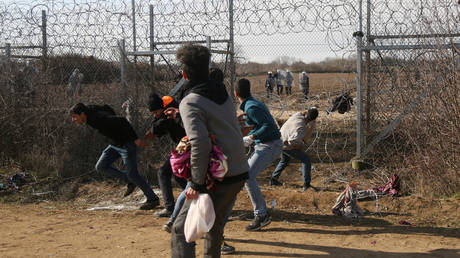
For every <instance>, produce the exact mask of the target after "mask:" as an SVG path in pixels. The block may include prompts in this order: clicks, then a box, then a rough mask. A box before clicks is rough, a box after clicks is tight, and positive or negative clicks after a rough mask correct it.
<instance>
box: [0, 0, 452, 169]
mask: <svg viewBox="0 0 460 258" xmlns="http://www.w3.org/2000/svg"><path fill="white" fill-rule="evenodd" d="M458 17H459V5H458V3H456V2H455V1H448V0H437V1H428V0H422V1H419V0H418V1H415V0H408V1H395V0H373V1H371V0H367V1H362V0H357V1H342V0H340V1H337V0H317V1H305V0H290V1H266V0H248V1H233V0H229V1H214V0H213V1H192V0H181V1H178V0H158V1H150V2H149V1H135V0H131V1H128V0H119V1H104V0H94V1H90V2H88V1H74V2H71V3H70V2H68V1H64V0H45V1H39V0H33V1H27V2H21V1H6V2H2V3H1V4H0V24H1V25H2V26H1V29H0V46H1V50H3V53H4V54H3V56H2V63H3V64H5V63H8V62H11V60H15V65H16V66H18V67H21V68H20V69H22V70H21V71H22V72H23V73H24V70H25V69H24V67H25V66H27V65H28V66H31V67H35V68H34V69H35V70H36V71H37V70H39V71H40V72H39V73H38V75H37V76H38V77H39V78H40V79H39V80H36V79H34V78H35V77H30V78H31V79H29V81H33V82H35V83H33V84H31V85H33V86H34V87H40V86H44V85H61V86H62V85H65V87H68V88H69V87H70V88H72V87H73V86H72V85H74V84H78V85H80V87H81V88H82V89H83V90H82V91H83V95H78V94H77V96H75V94H74V93H73V92H71V94H70V95H71V96H69V95H67V97H65V98H63V99H64V101H61V102H59V103H58V105H59V107H57V108H64V107H68V106H69V105H70V104H71V103H74V102H75V101H77V100H83V101H87V100H90V101H107V102H108V103H109V104H112V105H114V106H116V107H117V109H118V110H120V106H121V103H123V102H124V101H125V100H126V99H128V98H130V99H131V101H132V108H133V109H134V110H135V111H136V112H134V113H136V114H138V115H139V116H142V117H143V118H145V117H146V116H148V113H147V114H146V112H145V111H146V109H145V105H144V102H145V98H146V94H148V91H150V90H155V91H157V92H159V93H160V94H167V93H168V92H169V91H170V90H171V89H172V87H173V86H174V84H175V82H174V81H173V79H174V78H175V77H176V75H177V63H176V62H175V57H174V55H173V54H174V53H175V50H176V49H177V47H178V46H179V45H180V44H182V43H184V42H195V43H199V44H206V45H208V46H210V47H211V49H212V51H213V53H214V54H213V56H212V62H213V65H216V66H219V67H220V68H221V69H222V70H224V71H225V74H226V83H227V85H228V86H229V90H230V91H231V89H232V88H231V87H232V85H233V83H235V81H236V79H237V77H241V76H246V77H249V78H250V79H251V82H252V83H253V86H254V89H255V92H254V94H255V95H256V96H257V97H258V98H260V99H262V100H263V101H264V102H266V104H267V105H268V106H269V107H270V109H271V110H272V112H273V114H274V115H275V117H277V118H278V120H280V121H282V120H283V119H286V118H287V117H288V116H289V115H290V114H292V113H293V112H295V111H298V110H303V109H306V108H308V107H310V106H314V105H316V106H319V107H320V110H321V111H325V110H328V109H329V107H330V101H331V99H332V98H334V97H335V96H336V95H338V94H341V93H345V92H350V93H351V94H352V96H353V97H356V99H357V101H356V105H355V107H356V109H355V108H353V109H352V110H351V111H350V112H349V113H347V114H345V115H333V114H329V113H327V112H321V113H320V128H319V131H318V133H317V135H316V136H317V137H316V139H315V140H314V141H313V143H312V145H311V146H310V149H309V150H310V151H311V152H312V153H313V155H314V156H315V157H316V158H317V160H318V161H319V162H328V163H332V164H334V163H338V162H344V161H348V160H349V159H350V158H352V157H353V156H355V155H356V156H357V157H358V158H363V157H364V156H366V155H368V154H369V153H372V152H373V151H374V150H375V147H376V146H378V144H379V143H380V142H381V141H382V139H383V140H384V139H386V137H387V136H388V132H389V131H391V130H392V129H393V128H394V127H395V126H396V124H397V123H399V121H401V119H402V118H404V117H405V116H407V114H409V113H410V112H413V109H414V106H416V105H418V103H419V102H421V101H423V100H424V99H426V96H428V95H429V93H428V92H427V89H431V88H430V86H429V85H430V83H428V84H426V85H425V86H422V83H421V81H422V80H423V79H426V80H425V81H426V82H434V81H433V79H434V78H435V77H436V76H434V77H433V76H428V77H429V78H428V77H424V76H423V75H427V74H430V73H431V71H432V70H430V68H429V67H430V66H429V65H428V64H430V65H432V64H433V63H432V62H428V61H427V60H434V59H436V58H444V57H445V55H442V56H440V55H437V53H441V52H442V53H444V54H445V53H448V55H449V53H450V55H451V56H454V58H453V59H452V60H454V61H455V60H456V62H458V52H455V49H457V50H458V39H459V32H460V29H459V27H458V26H459V25H458V24H459V18H458ZM353 32H357V33H354V34H353ZM352 35H354V36H355V37H353V36H352ZM446 51H447V52H446ZM449 51H450V52H449ZM35 57H37V58H38V59H40V60H41V61H40V62H38V63H37V62H35V61H33V60H34V59H35ZM325 57H327V58H328V59H329V61H331V60H334V58H335V59H336V60H337V61H336V67H335V68H334V72H336V73H335V74H334V75H324V74H322V73H314V72H323V71H325V70H322V69H323V68H324V66H325V65H329V66H330V65H331V63H326V62H324V61H322V60H323V59H324V58H325ZM32 58H34V59H32ZM444 59H445V58H444ZM444 59H443V60H444ZM356 60H357V65H354V67H351V68H350V61H351V62H356ZM421 60H423V61H424V62H423V63H424V64H425V65H427V66H425V68H423V69H422V67H423V66H420V65H419V64H420V62H421ZM311 62H315V63H314V64H309V65H307V63H311ZM3 67H4V69H7V68H8V69H11V65H10V66H3ZM456 67H457V68H458V64H457V66H456ZM415 68H417V69H415ZM76 69H78V70H76ZM305 69H306V70H307V72H309V73H310V74H312V75H311V80H312V84H315V85H316V86H315V87H313V88H312V89H311V93H310V95H311V96H310V98H309V99H308V100H305V99H304V98H303V96H302V95H301V93H300V91H299V90H298V89H297V87H295V88H294V94H293V95H291V96H285V95H281V96H275V97H274V98H272V99H267V98H265V90H264V86H263V85H264V77H265V75H266V73H267V71H276V70H283V71H286V70H291V71H292V72H293V73H294V75H295V76H294V78H297V73H299V72H301V71H303V70H305ZM409 70H410V71H409ZM329 71H330V69H329ZM406 71H407V72H406ZM355 72H357V73H358V76H357V78H359V79H358V80H356V77H355V74H354V73H355ZM23 73H22V74H23ZM35 73H37V72H35ZM409 74H411V78H415V77H416V76H415V75H416V74H418V76H419V77H417V79H416V80H415V81H413V82H410V83H409V84H407V83H408V82H409V80H408V78H409V77H408V76H409ZM412 75H413V76H412ZM420 75H422V77H423V79H422V78H420ZM7 77H8V76H7ZM75 78H77V79H75ZM78 78H79V79H78ZM13 81H14V80H13V79H12V78H10V77H8V78H6V79H4V80H2V82H3V83H4V84H5V85H3V86H4V87H3V86H2V88H14V87H15V85H16V84H15V83H13ZM75 82H77V83H75ZM294 83H295V85H297V83H298V81H297V79H295V82H294ZM29 84H30V83H29ZM95 85H96V86H97V87H102V89H103V90H102V91H98V93H97V94H100V95H95V94H93V93H90V92H91V89H92V88H97V87H96V86H95ZM414 85H415V86H414ZM427 85H428V86H427ZM16 86H17V85H16ZM31 87H32V86H31ZM433 87H435V86H433ZM108 88H110V89H111V90H114V91H115V92H113V93H108V92H107V89H108ZM104 89H105V91H104ZM409 89H410V92H411V94H410V96H406V95H405V94H406V93H407V92H409ZM85 92H86V93H85ZM403 96H404V97H403ZM389 99H392V100H391V101H389ZM136 107H139V108H138V109H137V108H136ZM136 116H137V115H136ZM135 120H136V121H138V122H139V124H138V126H137V127H138V128H139V131H143V130H145V129H146V128H147V126H148V122H145V119H137V118H136V119H135ZM162 141H166V142H160V143H157V144H158V145H159V146H162V145H165V144H166V145H168V146H169V145H170V144H171V143H169V142H168V141H167V140H162ZM166 149H167V148H165V151H163V152H161V153H158V152H156V153H155V154H152V153H150V154H149V155H156V156H158V155H160V156H162V158H158V160H160V159H164V158H165V157H166V156H167V155H168V151H166Z"/></svg>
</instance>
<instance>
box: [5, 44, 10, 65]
mask: <svg viewBox="0 0 460 258" xmlns="http://www.w3.org/2000/svg"><path fill="white" fill-rule="evenodd" d="M5 57H6V64H7V65H9V64H10V60H11V43H6V44H5Z"/></svg>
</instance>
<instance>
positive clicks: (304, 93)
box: [302, 87, 308, 98]
mask: <svg viewBox="0 0 460 258" xmlns="http://www.w3.org/2000/svg"><path fill="white" fill-rule="evenodd" d="M302 92H303V96H304V97H305V98H308V87H307V88H304V89H302Z"/></svg>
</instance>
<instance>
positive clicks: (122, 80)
mask: <svg viewBox="0 0 460 258" xmlns="http://www.w3.org/2000/svg"><path fill="white" fill-rule="evenodd" d="M118 48H119V51H120V84H121V87H122V91H121V92H122V95H123V96H122V98H123V100H125V99H126V97H127V93H126V56H125V53H126V48H125V39H120V41H118Z"/></svg>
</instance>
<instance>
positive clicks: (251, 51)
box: [235, 32, 355, 63]
mask: <svg viewBox="0 0 460 258" xmlns="http://www.w3.org/2000/svg"><path fill="white" fill-rule="evenodd" d="M350 37H351V33H350ZM235 45H236V46H237V49H238V47H241V49H242V52H243V53H242V55H243V56H244V57H245V58H246V59H245V61H250V62H258V63H270V62H272V61H273V60H275V59H277V58H278V57H281V56H287V57H292V58H293V59H295V60H299V61H302V62H304V63H311V62H319V61H322V60H324V59H326V58H343V57H346V56H347V54H349V53H351V52H352V53H354V51H355V49H353V46H350V47H349V48H348V49H347V50H332V49H331V47H330V45H329V44H328V43H327V42H326V40H325V34H324V33H320V32H309V33H307V32H305V33H289V34H284V35H282V34H276V35H260V36H252V35H249V36H236V37H235ZM344 55H345V56H344Z"/></svg>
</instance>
